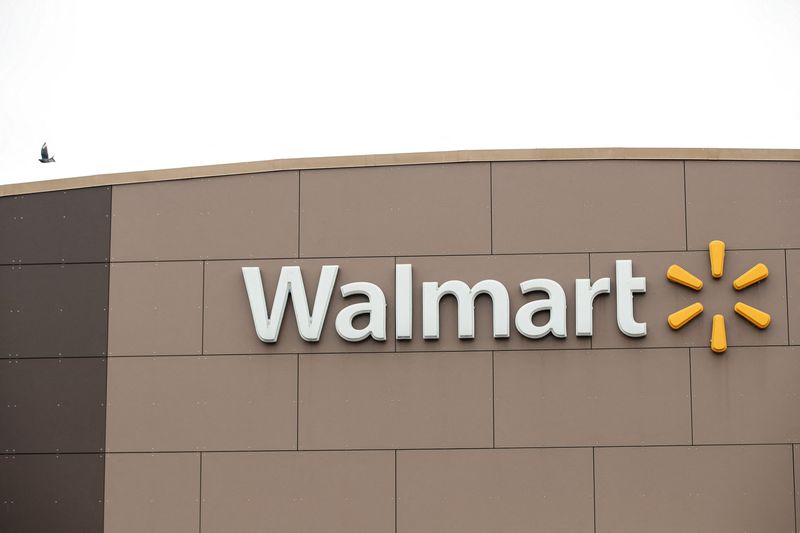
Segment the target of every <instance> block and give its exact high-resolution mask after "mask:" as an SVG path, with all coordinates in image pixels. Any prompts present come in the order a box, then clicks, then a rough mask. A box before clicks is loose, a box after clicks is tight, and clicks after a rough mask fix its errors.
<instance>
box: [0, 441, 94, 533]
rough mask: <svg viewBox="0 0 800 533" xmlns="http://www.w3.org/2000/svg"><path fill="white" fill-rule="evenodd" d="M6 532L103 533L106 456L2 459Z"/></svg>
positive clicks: (1, 524) (0, 520) (0, 512)
mask: <svg viewBox="0 0 800 533" xmlns="http://www.w3.org/2000/svg"><path fill="white" fill-rule="evenodd" d="M0 530H2V531H3V532H6V531H7V532H9V533H16V532H37V533H38V532H51V531H53V532H54V531H58V532H59V533H72V532H75V533H92V532H101V531H103V456H102V455H101V454H67V455H4V456H2V457H0Z"/></svg>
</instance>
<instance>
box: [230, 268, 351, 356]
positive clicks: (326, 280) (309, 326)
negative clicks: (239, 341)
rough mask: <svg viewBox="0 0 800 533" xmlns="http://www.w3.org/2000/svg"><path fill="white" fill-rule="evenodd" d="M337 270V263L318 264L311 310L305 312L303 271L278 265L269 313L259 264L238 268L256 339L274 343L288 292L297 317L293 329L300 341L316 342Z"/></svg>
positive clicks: (320, 331)
mask: <svg viewBox="0 0 800 533" xmlns="http://www.w3.org/2000/svg"><path fill="white" fill-rule="evenodd" d="M338 273H339V266H338V265H325V266H323V267H322V272H321V273H320V277H319V284H318V285H317V295H316V298H315V299H314V311H313V313H312V314H311V315H309V313H308V300H307V299H306V289H305V287H304V286H303V274H302V273H301V272H300V267H298V266H288V267H283V268H281V275H280V277H279V278H278V288H277V289H276V290H275V301H274V302H272V312H271V313H267V299H266V296H265V295H264V286H263V285H262V283H261V269H260V268H259V267H242V277H243V278H244V285H245V288H246V289H247V299H248V300H249V301H250V311H251V313H252V314H253V325H255V327H256V335H258V338H259V339H260V340H261V341H262V342H277V340H278V333H280V330H281V322H282V321H283V313H284V311H285V310H286V300H288V298H289V295H290V294H291V295H292V307H293V308H294V316H295V318H296V319H297V331H298V332H299V333H300V336H301V337H302V338H303V340H306V341H309V342H317V341H319V337H320V334H321V333H322V324H323V323H324V322H325V315H326V314H327V313H328V305H329V304H330V302H331V294H333V285H334V283H335V282H336V276H337V274H338Z"/></svg>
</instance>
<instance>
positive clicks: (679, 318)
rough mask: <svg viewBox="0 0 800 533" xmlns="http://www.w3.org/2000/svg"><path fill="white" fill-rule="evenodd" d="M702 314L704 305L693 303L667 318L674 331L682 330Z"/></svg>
mask: <svg viewBox="0 0 800 533" xmlns="http://www.w3.org/2000/svg"><path fill="white" fill-rule="evenodd" d="M702 312H703V304H701V303H700V302H697V303H693V304H692V305H689V306H686V307H684V308H683V309H680V310H678V311H675V312H674V313H672V314H671V315H669V317H667V323H668V324H669V327H671V328H672V329H681V328H682V327H683V326H685V325H686V324H688V323H689V322H691V321H692V320H693V319H694V318H695V317H697V316H698V315H699V314H700V313H702Z"/></svg>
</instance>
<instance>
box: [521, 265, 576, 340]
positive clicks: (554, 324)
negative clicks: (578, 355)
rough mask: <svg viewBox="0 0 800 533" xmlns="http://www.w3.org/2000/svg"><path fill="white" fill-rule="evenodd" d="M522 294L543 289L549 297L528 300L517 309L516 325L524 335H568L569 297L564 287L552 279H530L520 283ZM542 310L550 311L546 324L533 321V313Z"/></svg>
mask: <svg viewBox="0 0 800 533" xmlns="http://www.w3.org/2000/svg"><path fill="white" fill-rule="evenodd" d="M519 287H520V289H522V294H528V293H529V292H534V291H542V292H546V293H547V296H548V297H547V298H544V299H542V300H534V301H532V302H528V303H526V304H525V305H523V306H522V307H520V308H519V311H517V316H516V318H515V320H514V325H515V326H516V327H517V331H519V332H520V333H521V334H523V335H524V336H526V337H528V338H530V339H540V338H542V337H544V336H545V335H547V334H548V333H552V334H553V335H554V336H556V337H559V338H564V337H566V336H567V297H566V295H565V294H564V289H563V288H562V287H561V285H559V284H558V283H556V282H555V281H553V280H551V279H529V280H528V281H523V282H522V283H520V284H519ZM540 311H550V320H548V321H547V324H545V325H544V326H537V325H536V324H534V323H533V315H535V314H536V313H538V312H540Z"/></svg>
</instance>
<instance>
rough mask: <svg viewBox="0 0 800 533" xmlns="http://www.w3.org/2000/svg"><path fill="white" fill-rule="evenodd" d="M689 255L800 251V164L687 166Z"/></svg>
mask: <svg viewBox="0 0 800 533" xmlns="http://www.w3.org/2000/svg"><path fill="white" fill-rule="evenodd" d="M686 205H687V221H688V231H687V234H688V238H689V249H690V250H693V249H694V250H697V249H703V248H705V247H706V246H707V245H708V241H710V240H712V239H721V240H723V241H725V243H726V244H727V245H728V247H730V248H797V247H800V224H798V216H797V215H798V213H800V162H764V161H737V162H734V161H687V162H686Z"/></svg>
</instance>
